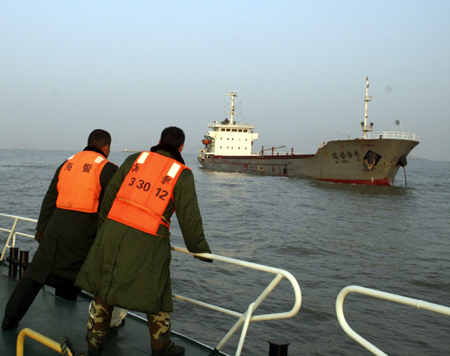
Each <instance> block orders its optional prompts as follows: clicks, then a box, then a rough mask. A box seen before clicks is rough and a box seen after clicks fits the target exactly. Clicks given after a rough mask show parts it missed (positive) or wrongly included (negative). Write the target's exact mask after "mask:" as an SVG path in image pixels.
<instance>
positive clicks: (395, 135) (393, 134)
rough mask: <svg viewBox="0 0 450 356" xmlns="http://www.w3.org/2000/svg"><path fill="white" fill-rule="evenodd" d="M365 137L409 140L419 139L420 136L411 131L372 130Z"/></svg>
mask: <svg viewBox="0 0 450 356" xmlns="http://www.w3.org/2000/svg"><path fill="white" fill-rule="evenodd" d="M367 138H368V139H370V140H375V139H396V140H410V141H417V142H419V141H420V136H419V135H417V134H415V133H411V132H403V131H374V132H368V133H367Z"/></svg>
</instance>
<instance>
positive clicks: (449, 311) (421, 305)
mask: <svg viewBox="0 0 450 356" xmlns="http://www.w3.org/2000/svg"><path fill="white" fill-rule="evenodd" d="M349 293H359V294H364V295H368V296H371V297H374V298H379V299H384V300H388V301H390V302H394V303H399V304H405V305H409V306H412V307H416V308H418V309H425V310H429V311H432V312H435V313H440V314H444V315H447V316H450V308H449V307H445V306H443V305H439V304H434V303H430V302H425V301H423V300H419V299H413V298H408V297H403V296H401V295H397V294H391V293H387V292H382V291H379V290H376V289H370V288H365V287H360V286H348V287H345V288H344V289H342V290H341V291H340V293H339V294H338V296H337V298H336V315H337V319H338V321H339V324H340V325H341V327H342V329H344V331H345V332H346V333H347V335H349V336H350V337H351V338H352V339H353V340H355V341H357V342H358V343H359V344H361V345H362V346H364V347H365V348H366V349H367V350H369V351H370V352H372V353H373V354H374V355H377V356H387V354H386V353H384V352H383V351H381V350H380V349H379V348H377V347H376V346H375V345H373V344H371V343H370V342H369V341H367V340H366V339H364V338H363V337H362V336H360V335H359V334H358V333H356V332H355V331H354V330H353V329H352V328H351V327H350V326H349V325H348V323H347V321H346V320H345V316H344V299H345V297H346V296H347V295H348V294H349Z"/></svg>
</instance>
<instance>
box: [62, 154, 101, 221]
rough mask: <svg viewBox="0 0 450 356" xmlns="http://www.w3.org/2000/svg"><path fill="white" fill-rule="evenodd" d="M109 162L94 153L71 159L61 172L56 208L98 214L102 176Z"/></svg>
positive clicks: (76, 155)
mask: <svg viewBox="0 0 450 356" xmlns="http://www.w3.org/2000/svg"><path fill="white" fill-rule="evenodd" d="M107 162H108V160H107V159H106V158H105V157H104V156H102V155H101V154H99V153H97V152H94V151H82V152H79V153H77V154H75V155H73V156H72V157H70V158H69V159H68V160H67V161H66V162H65V163H64V165H63V166H62V167H61V170H60V171H59V177H58V184H57V189H58V198H57V199H56V206H57V207H58V208H61V209H66V210H76V211H81V212H85V213H96V212H97V209H98V197H99V195H100V192H101V190H102V187H101V185H100V174H101V172H102V169H103V167H104V166H105V164H106V163H107Z"/></svg>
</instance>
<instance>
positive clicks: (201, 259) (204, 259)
mask: <svg viewBox="0 0 450 356" xmlns="http://www.w3.org/2000/svg"><path fill="white" fill-rule="evenodd" d="M194 258H198V259H199V260H200V261H203V262H209V263H212V262H213V260H212V259H210V258H205V257H200V256H194Z"/></svg>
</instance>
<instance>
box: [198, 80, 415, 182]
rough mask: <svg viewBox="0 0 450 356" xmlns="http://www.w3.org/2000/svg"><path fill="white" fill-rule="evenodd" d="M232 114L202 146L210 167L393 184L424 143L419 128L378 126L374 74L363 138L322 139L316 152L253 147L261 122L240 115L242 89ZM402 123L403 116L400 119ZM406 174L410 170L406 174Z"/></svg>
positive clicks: (202, 155) (204, 161) (206, 165)
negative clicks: (371, 111)
mask: <svg viewBox="0 0 450 356" xmlns="http://www.w3.org/2000/svg"><path fill="white" fill-rule="evenodd" d="M226 95H227V96H229V97H231V99H230V103H231V106H229V108H230V109H231V111H230V112H229V114H230V118H229V119H228V118H227V119H225V120H224V121H220V122H219V121H214V122H213V123H212V124H209V125H208V128H209V129H210V130H209V131H207V134H206V135H205V137H204V139H203V140H202V143H203V145H204V147H201V148H200V149H199V154H198V161H199V162H200V164H201V165H202V166H203V167H204V168H206V169H211V170H216V171H223V172H241V173H249V174H256V175H262V176H282V177H291V178H311V179H317V180H320V181H327V182H333V183H346V184H358V185H378V186H393V185H394V180H395V176H396V175H397V172H398V170H399V168H400V167H405V166H406V164H407V160H406V157H407V156H408V154H409V153H410V152H411V150H412V149H413V148H414V147H416V146H417V145H418V144H419V140H420V137H419V136H418V135H416V134H414V133H407V132H403V130H402V131H399V132H396V131H380V132H374V131H373V123H372V122H371V123H370V124H369V123H368V120H367V118H368V116H367V112H368V103H369V101H371V100H372V97H371V96H369V78H368V77H367V78H366V95H365V97H364V101H365V116H364V121H363V122H361V128H362V131H363V136H362V137H361V138H357V139H347V140H334V141H328V142H321V143H320V144H319V148H318V150H317V152H316V153H315V154H297V153H294V150H293V149H291V151H290V152H279V151H277V150H278V149H281V148H285V146H283V147H271V148H269V149H265V148H264V147H262V149H261V151H259V152H252V146H253V141H254V140H256V139H258V138H259V134H258V133H255V132H254V129H255V126H254V125H251V124H248V123H247V122H244V123H239V122H236V121H234V115H235V109H236V106H235V104H236V101H235V98H236V97H237V92H235V91H231V92H230V93H229V94H226ZM396 124H397V125H399V124H400V122H399V121H398V120H397V121H396ZM405 177H406V176H405Z"/></svg>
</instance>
